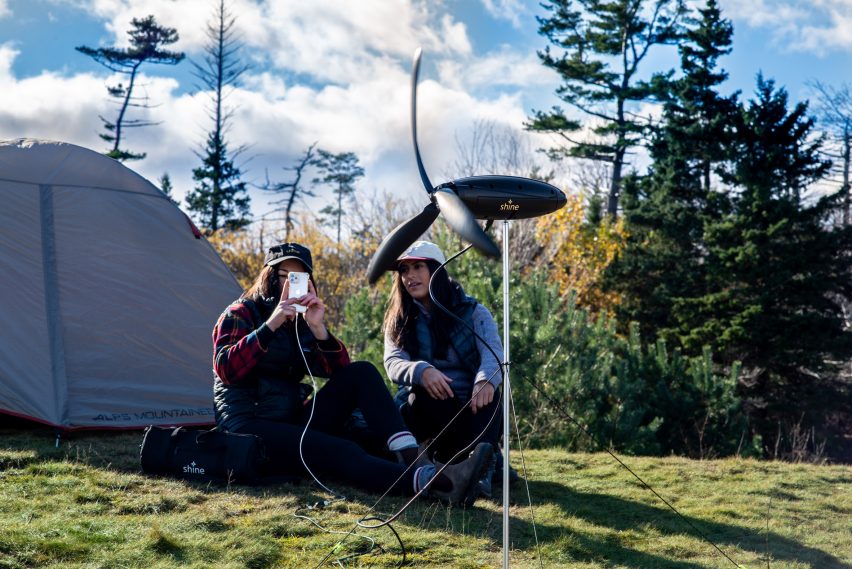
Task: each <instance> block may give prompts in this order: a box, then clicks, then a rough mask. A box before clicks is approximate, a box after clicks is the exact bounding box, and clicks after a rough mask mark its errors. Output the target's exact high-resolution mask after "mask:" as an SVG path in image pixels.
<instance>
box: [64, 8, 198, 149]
mask: <svg viewBox="0 0 852 569" xmlns="http://www.w3.org/2000/svg"><path fill="white" fill-rule="evenodd" d="M130 24H131V26H132V28H131V29H130V30H129V31H128V32H127V35H128V36H130V46H129V47H126V48H117V47H100V48H97V49H95V48H91V47H86V46H78V47H76V48H75V49H76V50H77V51H79V52H80V53H82V54H84V55H88V56H89V57H91V58H92V59H94V60H95V61H97V62H98V63H100V64H101V65H103V66H104V67H106V68H107V69H109V70H110V71H114V72H116V73H121V74H123V75H127V77H128V79H127V84H126V85H125V84H123V83H119V84H118V85H108V86H107V92H108V93H109V96H110V97H113V98H115V99H118V100H119V101H120V103H119V109H118V116H117V117H116V119H115V120H114V121H111V120H108V119H106V118H104V117H103V116H100V117H99V118H100V119H101V122H102V123H103V127H104V130H105V131H106V132H104V133H103V134H101V135H99V136H100V137H101V138H102V139H103V140H105V141H107V142H111V143H112V148H111V149H110V150H109V151H108V152H106V155H107V156H109V157H110V158H115V159H116V160H119V161H125V160H141V159H142V158H145V153H144V152H141V153H137V152H131V151H129V150H124V149H122V148H121V142H122V136H123V134H124V129H125V128H139V127H144V126H151V125H155V124H158V123H156V122H151V121H148V120H143V119H128V118H127V111H128V110H129V108H130V107H141V108H149V105H148V103H147V98H140V97H134V96H133V89H134V88H135V87H136V80H137V78H138V74H139V69H140V68H141V67H142V64H144V63H160V64H163V65H177V64H178V63H180V62H181V61H183V58H184V54H183V53H181V52H176V51H169V50H167V49H163V48H164V46H169V45H171V44H173V43H175V42H177V41H178V33H177V30H175V29H174V28H166V27H163V26H160V25H159V24H157V21H156V20H155V18H154V16H147V17H145V18H142V19H139V18H133V20H131V21H130Z"/></svg>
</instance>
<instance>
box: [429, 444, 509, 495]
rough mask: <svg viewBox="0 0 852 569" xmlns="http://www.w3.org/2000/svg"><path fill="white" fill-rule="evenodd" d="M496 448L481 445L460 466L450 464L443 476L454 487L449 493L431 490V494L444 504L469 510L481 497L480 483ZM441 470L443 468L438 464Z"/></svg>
mask: <svg viewBox="0 0 852 569" xmlns="http://www.w3.org/2000/svg"><path fill="white" fill-rule="evenodd" d="M493 453H494V447H492V446H491V445H490V444H488V443H479V444H478V445H476V448H475V449H473V452H471V453H470V456H469V457H468V458H467V459H465V460H463V461H462V462H460V463H458V464H450V465H449V466H447V467H446V468H444V471H443V472H442V474H443V475H444V476H446V477H447V478H448V479H449V480H450V482H451V483H452V485H453V487H452V490H449V491H441V490H436V489H434V487H433V489H431V490H430V491H429V494H430V495H431V496H433V497H435V498H438V499H439V500H441V501H443V502H448V503H450V504H452V505H458V506H462V507H463V508H469V507H471V506H473V503H474V502H475V501H476V498H477V496H478V495H479V481H480V480H481V479H482V477H483V476H484V474H485V472H486V470H487V469H488V464H489V461H490V460H491V455H492V454H493ZM435 466H437V467H438V468H439V469H440V468H441V467H442V465H440V464H439V463H436V464H435Z"/></svg>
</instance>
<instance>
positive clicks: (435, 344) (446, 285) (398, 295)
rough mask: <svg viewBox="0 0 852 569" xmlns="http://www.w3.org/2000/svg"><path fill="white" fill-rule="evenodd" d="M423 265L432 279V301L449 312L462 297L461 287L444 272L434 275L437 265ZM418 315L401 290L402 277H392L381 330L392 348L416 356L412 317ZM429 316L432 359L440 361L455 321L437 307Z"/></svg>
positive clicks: (402, 288)
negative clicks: (392, 345)
mask: <svg viewBox="0 0 852 569" xmlns="http://www.w3.org/2000/svg"><path fill="white" fill-rule="evenodd" d="M424 263H426V266H427V267H429V275H434V277H433V278H432V294H433V295H434V296H435V299H436V300H437V301H438V302H439V303H441V304H442V305H444V306H445V307H446V308H447V309H452V307H453V306H454V305H455V304H457V303H458V301H459V300H460V299H461V298H462V297H463V296H464V292H463V291H462V288H461V285H459V284H458V283H457V282H455V281H454V280H452V279H451V278H450V277H449V275H448V274H447V270H446V269H444V268H441V270H440V271H438V273H437V274H436V273H435V271H437V270H438V268H439V267H440V266H441V264H440V263H438V262H437V261H433V260H431V259H427V260H425V261H424ZM419 311H420V308H418V307H417V305H416V304H414V299H413V298H412V297H411V295H410V294H408V291H407V290H405V285H403V284H402V277H401V276H400V274H399V271H397V272H396V273H394V277H393V290H392V291H391V296H390V302H389V304H388V310H387V312H385V322H384V330H385V334H387V335H389V336H390V339H391V341H392V342H393V343H394V345H396V346H399V347H401V348H403V349H404V350H405V351H407V352H408V353H409V354H416V353H417V350H416V349H414V348H416V343H417V331H416V329H415V326H416V325H415V322H416V320H415V316H416V315H417V314H418V312H419ZM431 316H432V321H431V326H430V328H431V329H432V356H433V357H436V358H444V357H446V355H447V347H448V346H449V337H450V332H451V330H452V328H453V326H454V324H455V321H454V320H453V319H452V318H451V317H450V316H448V315H447V314H446V313H445V312H444V311H443V310H441V309H440V308H438V307H435V308H434V309H433V310H432V312H431Z"/></svg>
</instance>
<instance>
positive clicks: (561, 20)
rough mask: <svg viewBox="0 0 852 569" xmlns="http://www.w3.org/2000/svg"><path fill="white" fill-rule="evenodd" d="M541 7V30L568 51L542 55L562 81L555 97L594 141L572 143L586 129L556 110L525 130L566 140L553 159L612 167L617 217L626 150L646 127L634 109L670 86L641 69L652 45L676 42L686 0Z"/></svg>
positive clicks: (587, 1)
mask: <svg viewBox="0 0 852 569" xmlns="http://www.w3.org/2000/svg"><path fill="white" fill-rule="evenodd" d="M543 6H544V8H545V9H546V10H547V11H548V12H550V16H549V17H547V18H538V22H539V33H541V34H542V35H544V36H545V37H547V39H548V40H549V41H550V43H552V44H553V45H555V46H557V47H558V48H559V49H561V50H564V51H563V52H562V53H561V54H554V53H552V52H551V49H550V46H547V47H546V48H545V50H544V51H543V52H539V54H538V55H539V58H540V59H541V62H542V64H543V65H545V66H546V67H549V68H551V69H553V70H555V71H556V72H557V73H559V74H560V75H561V76H562V79H563V84H562V85H561V86H560V87H559V88H558V89H557V91H556V93H557V95H558V96H559V97H560V98H561V99H562V100H563V101H565V102H566V103H568V104H569V105H571V106H572V107H574V108H575V109H577V110H579V111H580V112H581V113H583V114H585V115H586V116H588V117H589V123H588V125H589V126H590V128H591V131H592V132H593V133H594V134H595V135H596V136H597V139H595V140H589V139H586V140H578V139H575V138H573V137H572V134H571V133H573V132H576V131H578V130H580V128H582V127H583V124H581V123H580V122H579V121H577V120H574V119H571V118H569V117H568V116H567V115H566V114H565V112H564V111H563V110H562V109H561V108H559V107H554V108H553V109H552V110H551V111H549V112H542V111H536V112H535V113H534V115H533V117H532V120H531V121H530V122H529V123H528V125H527V126H528V128H530V129H531V130H536V131H544V132H553V133H556V134H558V135H559V136H560V137H562V139H563V140H564V142H565V146H563V147H561V148H557V149H552V150H551V151H550V154H551V157H554V158H559V157H563V156H574V157H580V158H586V159H590V160H599V161H603V162H607V163H609V164H611V165H612V177H611V180H610V188H609V196H608V198H607V213H608V214H609V215H610V217H615V216H616V213H617V211H618V201H619V193H620V191H621V180H622V172H623V169H624V166H625V164H626V158H627V153H628V151H629V150H630V149H631V148H633V147H635V146H637V145H638V144H639V143H640V141H641V140H642V133H643V130H644V128H645V126H646V125H645V124H644V122H643V121H641V120H640V119H639V118H637V117H636V116H635V114H634V113H633V109H632V105H634V104H636V103H640V102H643V101H647V100H650V99H652V98H654V97H655V96H657V95H660V88H661V87H664V86H665V85H666V82H665V81H661V80H660V79H661V78H664V77H667V76H668V75H670V72H668V73H662V74H658V75H657V76H656V78H655V79H654V80H651V81H643V80H641V79H639V71H640V65H641V64H642V62H643V61H644V60H645V58H646V57H647V56H648V54H649V53H650V50H651V48H652V47H654V46H659V45H665V44H672V43H674V42H676V41H677V40H678V38H679V37H680V25H681V19H682V17H683V16H684V14H685V13H686V9H685V7H684V4H683V1H682V0H654V1H648V0H644V1H643V0H612V1H609V2H603V1H601V0H550V1H549V2H547V3H546V4H543ZM575 6H578V7H579V9H575Z"/></svg>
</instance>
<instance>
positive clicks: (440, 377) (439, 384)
mask: <svg viewBox="0 0 852 569" xmlns="http://www.w3.org/2000/svg"><path fill="white" fill-rule="evenodd" d="M452 382H453V380H452V379H450V378H449V377H447V376H446V375H444V374H443V373H441V372H440V371H438V370H437V369H435V368H433V367H429V368H426V369H425V370H423V375H422V376H421V377H420V384H421V385H422V386H423V389H425V390H426V393H428V394H429V396H430V397H431V398H432V399H441V400H444V399H448V398H450V397H455V394H454V393H453V390H452V389H450V384H451V383H452Z"/></svg>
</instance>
